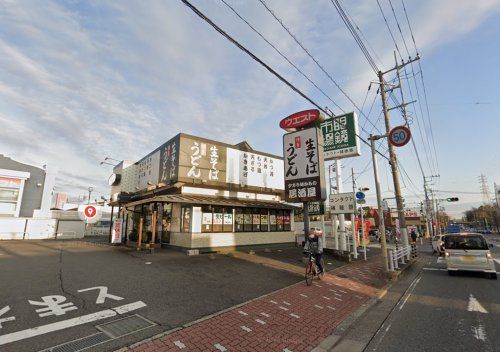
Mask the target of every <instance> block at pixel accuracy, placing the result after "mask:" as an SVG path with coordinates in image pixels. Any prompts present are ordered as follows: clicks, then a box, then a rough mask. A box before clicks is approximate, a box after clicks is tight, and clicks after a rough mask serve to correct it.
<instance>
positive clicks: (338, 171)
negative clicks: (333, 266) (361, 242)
mask: <svg viewBox="0 0 500 352" xmlns="http://www.w3.org/2000/svg"><path fill="white" fill-rule="evenodd" d="M341 167H342V166H341V164H340V160H339V159H335V176H336V179H337V193H342V188H343V187H342V170H341ZM339 236H340V241H339V242H340V243H339V246H340V250H342V251H347V242H346V231H345V215H344V214H339Z"/></svg>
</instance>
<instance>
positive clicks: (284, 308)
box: [279, 306, 288, 310]
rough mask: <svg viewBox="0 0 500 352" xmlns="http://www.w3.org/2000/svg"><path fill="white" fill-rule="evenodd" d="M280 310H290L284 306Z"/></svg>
mask: <svg viewBox="0 0 500 352" xmlns="http://www.w3.org/2000/svg"><path fill="white" fill-rule="evenodd" d="M279 308H280V309H283V310H288V308H286V307H283V306H280V307H279Z"/></svg>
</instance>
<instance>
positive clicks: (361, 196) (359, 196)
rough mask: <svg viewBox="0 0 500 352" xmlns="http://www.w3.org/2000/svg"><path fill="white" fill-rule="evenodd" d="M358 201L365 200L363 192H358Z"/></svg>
mask: <svg viewBox="0 0 500 352" xmlns="http://www.w3.org/2000/svg"><path fill="white" fill-rule="evenodd" d="M356 198H357V199H365V194H364V193H363V192H356Z"/></svg>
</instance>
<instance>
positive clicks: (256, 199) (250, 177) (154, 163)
mask: <svg viewBox="0 0 500 352" xmlns="http://www.w3.org/2000/svg"><path fill="white" fill-rule="evenodd" d="M283 169H284V165H283V158H282V157H279V156H276V155H271V154H267V153H262V152H258V151H255V150H253V149H252V148H251V147H250V145H249V144H248V143H246V142H242V143H239V144H236V145H230V144H225V143H221V142H217V141H213V140H209V139H205V138H200V137H195V136H191V135H187V134H184V133H180V134H178V135H176V136H175V137H173V138H172V139H171V140H169V141H168V142H166V143H164V144H162V145H161V146H160V147H158V148H156V149H155V150H154V151H152V152H151V153H149V154H148V155H146V156H145V157H144V158H142V159H141V160H139V161H137V162H129V161H122V162H120V163H119V164H118V165H116V166H115V167H114V170H113V172H114V173H113V174H112V175H111V177H110V179H109V185H110V186H111V201H110V205H111V206H113V207H118V208H119V212H118V214H119V215H118V217H119V220H118V223H119V224H120V223H121V232H122V233H123V236H122V238H123V241H126V242H128V243H129V244H130V243H131V242H132V243H136V242H141V243H151V244H153V243H154V244H155V246H161V245H163V246H170V247H174V248H179V249H183V250H198V251H199V252H209V251H214V250H218V249H222V248H227V247H233V248H234V247H244V246H252V247H255V246H259V245H265V246H269V245H273V244H284V243H287V244H293V243H294V242H295V235H294V222H293V209H294V207H293V206H291V205H289V204H285V203H284V202H283V201H282V200H281V199H282V196H283V192H284V177H283V171H284V170H283ZM115 220H116V219H115ZM115 224H116V221H115ZM115 226H116V225H115ZM114 228H116V227H114ZM139 239H140V241H139Z"/></svg>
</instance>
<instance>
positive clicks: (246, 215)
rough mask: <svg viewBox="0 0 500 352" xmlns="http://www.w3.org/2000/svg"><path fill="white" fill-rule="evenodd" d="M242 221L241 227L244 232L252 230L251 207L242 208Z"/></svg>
mask: <svg viewBox="0 0 500 352" xmlns="http://www.w3.org/2000/svg"><path fill="white" fill-rule="evenodd" d="M243 221H244V226H243V229H244V231H245V232H252V209H251V208H245V209H244V210H243Z"/></svg>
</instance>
